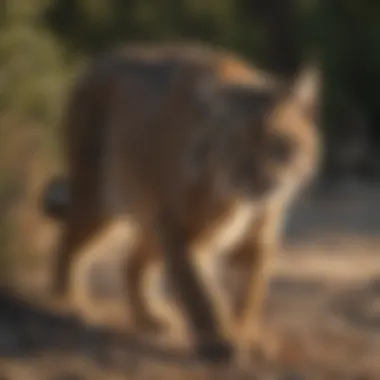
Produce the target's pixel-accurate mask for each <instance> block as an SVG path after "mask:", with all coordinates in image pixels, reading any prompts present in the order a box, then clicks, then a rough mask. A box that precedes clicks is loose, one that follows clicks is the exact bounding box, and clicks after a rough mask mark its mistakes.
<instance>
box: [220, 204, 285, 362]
mask: <svg viewBox="0 0 380 380" xmlns="http://www.w3.org/2000/svg"><path fill="white" fill-rule="evenodd" d="M281 206H282V205H281V204H277V205H270V206H269V207H268V208H267V209H265V210H264V212H263V213H262V215H260V217H259V218H258V219H257V220H256V221H255V223H254V224H253V225H252V228H251V230H250V231H249V234H248V235H247V236H246V237H245V239H244V240H243V241H242V242H241V243H240V245H239V246H238V247H237V248H236V249H235V251H234V252H232V253H231V256H230V258H229V265H230V266H231V267H230V270H231V269H232V271H235V274H237V275H238V276H237V277H238V287H237V291H236V292H235V294H234V299H233V306H232V317H233V326H234V332H235V334H236V339H237V341H238V345H239V346H240V349H241V354H242V355H243V356H245V355H247V354H248V353H249V352H251V349H252V348H258V349H263V350H265V348H264V347H261V345H262V344H263V342H262V331H261V330H262V326H261V316H262V312H263V306H264V302H265V299H266V296H267V293H268V287H269V284H268V283H269V279H270V269H271V261H272V258H273V255H274V254H275V253H276V251H277V249H278V243H279V237H280V230H279V228H280V227H281V222H282V217H283V215H282V207H281ZM227 270H228V269H227Z"/></svg>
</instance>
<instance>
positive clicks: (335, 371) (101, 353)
mask: <svg viewBox="0 0 380 380" xmlns="http://www.w3.org/2000/svg"><path fill="white" fill-rule="evenodd" d="M379 190H380V187H372V188H364V187H360V186H359V187H358V185H355V184H348V183H347V184H344V185H342V186H340V189H335V190H334V191H333V192H331V193H323V194H321V193H318V194H314V195H313V196H309V197H307V196H305V197H303V198H302V199H301V200H300V201H299V202H298V203H297V204H296V205H295V207H294V209H293V210H292V212H291V214H290V217H289V223H288V225H287V229H286V241H285V247H284V251H283V252H282V253H281V254H280V255H279V257H278V260H277V262H276V266H275V268H274V275H273V281H272V283H271V290H270V296H269V299H268V302H267V307H266V311H265V318H264V322H265V325H264V331H265V333H266V334H267V335H266V336H267V342H268V347H269V349H271V351H270V352H271V354H270V355H269V357H268V358H266V359H265V360H264V359H260V358H257V359H256V360H254V361H252V364H251V366H250V368H245V369H242V368H237V367H235V366H231V367H229V368H225V367H223V368H214V369H210V368H206V367H204V366H203V365H202V364H201V363H198V362H197V361H196V360H195V359H193V358H192V357H191V356H190V355H189V354H188V353H187V352H188V351H186V350H185V349H184V350H182V351H179V350H178V349H175V348H169V347H165V346H164V345H163V344H158V343H156V344H153V343H152V342H150V341H147V340H146V339H142V338H138V337H136V336H133V335H131V334H128V333H127V332H120V330H118V329H117V328H115V327H111V326H108V327H107V326H103V327H99V328H94V327H89V326H86V325H85V324H83V323H82V322H81V321H79V320H76V319H75V318H72V317H69V316H65V315H63V314H62V313H54V312H53V311H49V312H47V311H46V310H45V309H43V308H41V307H39V306H37V304H38V303H36V302H31V301H28V300H27V298H25V297H24V296H22V295H21V294H20V295H18V296H15V295H10V293H9V292H7V291H5V290H4V291H2V292H1V293H0V380H3V379H4V380H37V379H39V380H45V379H46V380H74V379H75V380H82V379H91V380H96V379H99V380H100V379H109V380H117V379H136V380H137V379H138V380H144V379H157V380H160V379H173V380H174V379H178V380H182V379H186V380H187V379H192V380H195V379H219V378H220V379H234V380H240V379H260V380H261V379H262V380H267V379H268V380H272V379H273V380H306V379H310V380H313V379H315V380H329V379H331V380H338V379H342V380H345V379H352V380H370V379H371V380H374V379H380V255H379V254H378V250H379V248H380V191H379ZM118 307H119V309H120V305H119V306H118ZM115 310H116V309H115ZM103 311H104V312H105V313H106V312H108V313H111V308H104V310H103Z"/></svg>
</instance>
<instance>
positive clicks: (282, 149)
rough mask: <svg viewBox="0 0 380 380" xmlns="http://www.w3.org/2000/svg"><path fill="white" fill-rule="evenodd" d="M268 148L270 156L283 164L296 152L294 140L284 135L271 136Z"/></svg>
mask: <svg viewBox="0 0 380 380" xmlns="http://www.w3.org/2000/svg"><path fill="white" fill-rule="evenodd" d="M267 149H268V155H269V158H270V159H271V160H275V161H276V162H278V163H282V164H287V163H289V162H290V161H291V160H292V159H293V157H294V155H295V152H296V147H295V144H294V141H293V140H291V139H290V138H288V137H286V136H282V135H273V136H271V138H270V140H269V143H268V147H267Z"/></svg>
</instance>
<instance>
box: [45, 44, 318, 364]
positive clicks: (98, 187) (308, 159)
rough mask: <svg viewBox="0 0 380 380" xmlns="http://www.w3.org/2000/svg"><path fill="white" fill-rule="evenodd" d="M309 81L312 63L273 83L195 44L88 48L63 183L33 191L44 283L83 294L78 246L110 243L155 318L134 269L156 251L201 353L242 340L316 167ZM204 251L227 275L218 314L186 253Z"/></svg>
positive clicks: (221, 354)
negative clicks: (49, 279)
mask: <svg viewBox="0 0 380 380" xmlns="http://www.w3.org/2000/svg"><path fill="white" fill-rule="evenodd" d="M319 82H320V81H319V71H318V70H316V69H315V68H313V67H312V66H307V67H305V68H304V69H303V70H300V72H299V73H298V75H296V76H295V77H294V78H292V80H291V82H290V83H287V82H285V81H283V82H281V81H279V80H277V79H275V78H273V77H270V76H269V75H268V74H261V73H260V72H259V71H258V70H256V69H253V68H252V67H251V66H250V65H249V64H248V63H246V62H244V60H242V59H241V58H239V57H237V56H234V55H232V54H231V53H228V52H224V51H221V50H217V49H213V48H210V47H206V46H200V45H197V46H195V45H181V46H179V45H170V44H166V45H141V46H132V47H129V48H122V49H115V50H113V51H111V52H108V53H106V54H105V55H103V56H101V57H99V58H97V59H95V60H94V62H93V63H92V64H91V65H90V66H89V68H88V69H87V71H85V73H84V74H83V75H82V76H81V77H80V79H79V80H78V83H77V84H76V86H75V88H74V91H73V93H72V95H71V97H70V99H69V105H68V109H67V114H66V120H65V121H64V127H63V133H64V135H63V139H64V140H63V141H64V149H65V154H66V157H67V182H65V180H64V179H61V181H62V184H61V185H60V186H58V187H57V188H60V189H61V190H62V188H63V187H64V186H67V188H66V191H67V193H66V195H65V194H64V193H62V194H63V198H61V201H59V200H56V201H55V200H54V194H52V192H51V190H47V192H46V194H45V196H44V199H45V202H46V203H45V206H46V207H45V212H46V213H47V214H48V215H51V216H52V217H54V218H56V219H59V220H62V221H63V236H62V238H61V243H60V247H59V252H58V260H57V264H56V267H55V275H54V279H55V286H54V290H55V294H56V295H57V296H60V297H68V299H69V300H72V301H73V302H75V303H76V304H80V302H83V300H84V298H83V297H85V294H84V291H85V290H84V289H85V285H84V284H83V270H84V269H85V265H84V257H88V258H90V257H94V255H95V252H100V253H102V252H104V251H105V250H107V249H110V248H109V247H110V245H111V244H113V245H115V244H120V245H121V246H122V247H123V248H124V249H125V250H127V249H128V255H126V256H127V257H126V259H125V264H124V273H125V286H126V290H125V291H126V297H127V300H128V302H129V305H130V307H131V313H132V323H133V325H134V326H135V327H136V328H142V329H147V330H157V329H160V328H161V327H163V326H164V324H163V321H161V320H160V319H158V318H157V317H155V316H153V315H152V312H151V311H150V310H149V308H148V305H147V303H146V302H145V301H144V298H143V296H144V291H143V279H144V274H145V273H146V270H147V269H148V267H149V266H150V265H151V264H152V263H153V262H156V261H158V260H162V262H163V263H164V268H165V269H166V270H165V274H166V276H167V278H168V281H169V283H170V284H172V288H173V291H174V293H175V296H176V297H177V298H176V300H177V303H178V305H179V307H180V310H181V311H182V313H183V315H184V316H185V317H186V318H187V320H188V322H189V326H190V329H191V331H192V333H193V336H194V339H195V343H196V347H197V352H198V354H199V355H200V356H201V357H202V358H203V359H204V360H208V361H223V360H227V359H230V358H232V355H233V352H234V349H233V347H234V344H233V343H236V345H237V346H239V347H240V345H241V346H244V345H246V346H250V345H251V344H254V343H255V342H256V341H257V326H258V321H259V317H260V313H261V307H262V304H263V301H264V298H265V293H266V288H267V280H268V276H269V272H268V270H269V268H270V266H269V264H270V260H271V256H272V255H273V254H274V253H275V251H276V249H277V247H278V244H279V240H280V235H281V226H282V225H283V217H284V215H285V212H286V208H287V207H288V206H289V205H290V203H291V201H292V199H294V197H295V195H296V194H297V193H298V191H299V190H300V189H301V187H302V185H304V184H306V183H308V182H309V181H310V179H311V178H312V177H313V176H314V174H315V172H316V169H317V168H318V166H319V165H318V162H319V157H320V151H321V149H320V146H321V144H320V142H319V134H318V130H317V127H316V126H315V123H314V119H315V111H316V107H317V103H318V94H319ZM55 181H57V180H55ZM58 181H59V179H58ZM57 183H58V182H57ZM57 183H56V185H57ZM65 184H66V185H65ZM50 188H51V189H52V190H53V184H52V186H51V187H50ZM61 190H60V191H61ZM64 191H65V190H64ZM62 194H61V196H62ZM65 196H66V198H65ZM49 197H50V198H51V199H50V198H49ZM54 202H58V203H59V202H61V204H60V205H56V206H54ZM54 210H56V211H54ZM214 252H215V253H217V252H224V253H225V254H226V264H225V271H226V272H227V273H228V272H229V271H231V272H233V271H236V273H237V274H238V276H237V277H238V280H239V281H238V283H237V286H238V291H237V293H236V294H235V296H234V300H233V302H232V303H231V305H230V315H229V317H228V321H227V322H226V319H225V318H224V317H223V313H221V311H220V310H219V308H218V303H217V297H215V296H216V293H215V294H213V291H212V289H214V290H216V289H218V288H217V287H214V288H213V285H212V284H211V282H209V283H207V282H205V280H206V277H207V276H206V277H205V276H204V275H203V276H202V273H201V270H200V269H199V268H197V265H196V263H197V261H196V257H203V256H205V255H208V256H210V257H211V256H213V254H214ZM81 260H83V262H82V263H80V261H81ZM221 293H223V292H221ZM219 295H220V294H219ZM219 306H220V305H219Z"/></svg>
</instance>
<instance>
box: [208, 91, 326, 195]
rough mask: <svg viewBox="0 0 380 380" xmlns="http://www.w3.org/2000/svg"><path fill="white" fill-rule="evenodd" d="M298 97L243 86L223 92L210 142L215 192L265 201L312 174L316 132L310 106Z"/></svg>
mask: <svg viewBox="0 0 380 380" xmlns="http://www.w3.org/2000/svg"><path fill="white" fill-rule="evenodd" d="M298 95H299V94H298V93H297V92H296V93H294V92H291V93H290V95H288V96H286V97H283V96H279V95H278V94H276V93H275V92H273V91H270V92H263V91H257V89H252V88H250V87H244V86H242V87H235V88H233V87H231V88H228V89H225V90H224V93H222V95H221V99H222V100H224V101H223V102H222V103H221V104H222V105H221V106H220V108H219V114H218V117H217V118H216V119H215V122H214V123H215V126H214V127H215V128H213V132H214V136H213V137H212V141H211V142H210V146H211V148H210V162H211V165H212V166H213V169H214V173H215V186H216V187H217V191H220V192H222V193H224V194H228V195H231V196H240V197H244V198H248V199H251V200H257V199H259V200H261V199H262V198H263V197H267V196H270V195H272V194H274V193H276V192H278V191H283V190H284V189H286V188H289V189H291V188H293V187H297V186H298V185H299V183H300V182H303V181H304V180H305V179H306V178H307V177H309V176H311V175H312V174H313V172H314V169H315V167H316V163H317V160H318V155H319V154H318V153H319V152H318V151H319V144H318V138H317V130H316V126H315V125H314V121H313V117H312V116H311V115H310V114H309V113H308V112H307V111H308V109H310V107H311V106H312V105H311V104H305V103H302V102H300V101H299V99H297V96H298ZM301 100H302V98H301ZM305 105H307V106H308V107H309V108H307V107H305ZM210 140H211V139H210Z"/></svg>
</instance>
